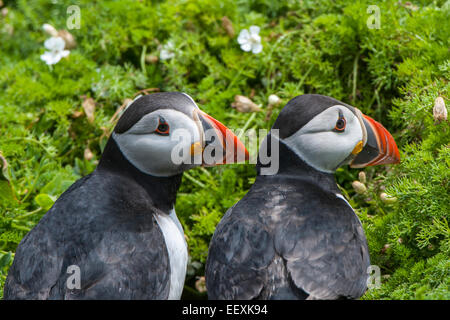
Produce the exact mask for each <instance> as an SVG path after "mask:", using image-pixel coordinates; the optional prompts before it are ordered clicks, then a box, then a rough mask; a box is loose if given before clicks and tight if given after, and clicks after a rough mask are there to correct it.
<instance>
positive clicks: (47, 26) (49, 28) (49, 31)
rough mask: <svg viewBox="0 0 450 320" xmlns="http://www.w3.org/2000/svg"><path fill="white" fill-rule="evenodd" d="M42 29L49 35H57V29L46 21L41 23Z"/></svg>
mask: <svg viewBox="0 0 450 320" xmlns="http://www.w3.org/2000/svg"><path fill="white" fill-rule="evenodd" d="M42 29H43V30H44V31H45V32H46V33H47V34H49V35H51V36H52V37H57V36H58V31H57V30H56V29H55V27H53V26H52V25H51V24H48V23H44V24H43V25H42Z"/></svg>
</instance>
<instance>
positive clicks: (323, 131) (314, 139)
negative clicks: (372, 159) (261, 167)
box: [283, 105, 363, 173]
mask: <svg viewBox="0 0 450 320" xmlns="http://www.w3.org/2000/svg"><path fill="white" fill-rule="evenodd" d="M340 111H341V113H342V115H343V116H344V118H345V119H346V127H345V130H344V131H343V132H335V131H333V129H334V127H335V125H336V121H337V120H338V118H339V112H340ZM362 139H363V131H362V128H361V124H360V121H359V120H358V118H357V117H356V116H355V114H354V113H353V112H352V111H350V110H349V109H348V108H347V107H344V106H340V105H336V106H333V107H330V108H328V109H327V110H325V111H323V112H322V113H320V114H318V115H317V116H315V117H314V118H313V119H312V120H311V121H310V122H308V123H307V124H306V125H305V126H303V128H301V129H300V130H299V131H297V132H296V133H294V134H293V135H291V136H289V137H288V138H285V139H283V141H284V142H285V143H286V145H287V146H288V147H289V148H291V149H292V150H293V151H294V152H295V153H296V154H297V155H298V156H299V157H300V158H302V159H303V160H304V161H305V162H306V163H307V164H309V165H310V166H312V167H313V168H315V169H317V170H319V171H323V172H328V173H333V172H334V171H335V170H336V169H337V168H338V166H339V165H340V164H342V162H343V161H344V160H345V159H346V158H347V157H348V156H349V155H350V154H351V152H352V151H353V149H354V147H355V146H356V144H357V143H358V142H359V141H361V140H362Z"/></svg>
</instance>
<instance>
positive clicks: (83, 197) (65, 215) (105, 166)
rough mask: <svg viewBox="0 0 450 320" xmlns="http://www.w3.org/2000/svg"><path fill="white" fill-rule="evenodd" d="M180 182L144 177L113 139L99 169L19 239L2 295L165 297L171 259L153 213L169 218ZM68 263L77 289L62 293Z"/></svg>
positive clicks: (174, 179)
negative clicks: (76, 271) (77, 274)
mask: <svg viewBox="0 0 450 320" xmlns="http://www.w3.org/2000/svg"><path fill="white" fill-rule="evenodd" d="M105 159H106V160H105ZM125 173H126V174H125ZM180 181H181V176H180V175H178V176H174V177H171V178H157V177H152V176H148V175H143V174H142V172H140V171H138V170H137V169H136V168H134V167H133V166H132V165H130V163H129V162H128V161H126V159H124V158H123V155H122V154H121V153H120V152H118V147H117V145H116V143H115V141H114V140H113V139H110V140H109V142H108V145H107V147H106V148H105V151H104V155H103V160H102V161H101V162H100V164H99V166H98V168H97V169H96V170H95V171H94V172H93V173H92V174H90V175H88V176H86V177H84V178H82V179H80V180H78V181H77V182H76V183H74V184H73V185H72V186H71V187H70V188H69V189H68V190H67V191H66V192H64V193H63V194H62V195H61V197H60V198H59V199H58V200H57V201H56V203H55V204H54V206H53V207H52V208H51V209H50V210H49V212H47V214H46V215H45V216H44V217H43V218H42V219H41V221H40V222H39V224H38V225H37V226H36V227H35V228H34V229H33V230H32V231H31V232H29V233H28V234H27V235H26V236H25V237H24V239H23V240H22V241H21V243H20V244H19V246H18V248H17V251H16V255H15V259H14V262H13V265H12V266H11V268H10V270H9V274H8V278H7V280H6V283H5V291H4V298H5V299H165V298H167V296H168V293H169V260H168V254H167V251H166V250H164V248H165V244H164V238H163V236H162V233H161V230H160V229H159V227H158V225H157V223H156V221H155V218H154V215H153V214H152V213H156V211H158V210H161V211H163V212H165V213H166V214H167V212H168V210H169V209H168V208H169V207H170V208H171V207H172V204H173V201H174V199H175V194H176V190H177V189H178V186H179V184H180ZM154 190H159V191H160V192H159V194H158V195H155V193H154ZM149 191H150V192H149ZM70 265H77V266H79V267H80V271H81V279H82V282H81V284H82V287H81V289H73V290H69V289H68V288H67V285H66V281H67V279H68V277H69V276H70V274H68V273H67V268H68V267H69V266H70ZM119 289H120V290H119Z"/></svg>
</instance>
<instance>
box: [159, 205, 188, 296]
mask: <svg viewBox="0 0 450 320" xmlns="http://www.w3.org/2000/svg"><path fill="white" fill-rule="evenodd" d="M155 218H156V221H157V222H158V225H159V227H160V229H161V231H162V233H163V235H164V240H165V242H166V247H167V251H168V254H169V263H170V290H169V297H168V300H178V299H180V298H181V293H182V292H183V286H184V279H185V277H186V268H187V261H188V252H187V244H186V240H185V239H184V232H183V229H182V227H181V224H180V222H179V221H178V218H177V216H176V214H175V210H173V209H172V211H171V213H170V215H164V214H156V215H155Z"/></svg>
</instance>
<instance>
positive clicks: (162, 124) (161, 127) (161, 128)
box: [155, 117, 170, 136]
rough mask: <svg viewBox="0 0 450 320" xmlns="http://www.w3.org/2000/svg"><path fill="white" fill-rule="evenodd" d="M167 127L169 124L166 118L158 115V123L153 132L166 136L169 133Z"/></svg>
mask: <svg viewBox="0 0 450 320" xmlns="http://www.w3.org/2000/svg"><path fill="white" fill-rule="evenodd" d="M169 129H170V128H169V124H168V123H167V122H166V120H164V118H163V117H159V124H158V127H157V128H156V130H155V132H156V133H157V134H159V135H162V136H168V135H169V133H170V130H169Z"/></svg>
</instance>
